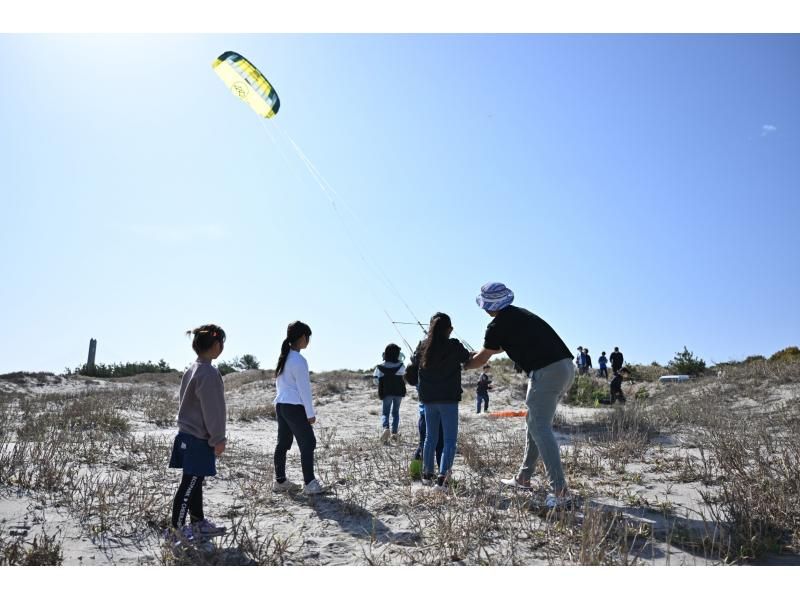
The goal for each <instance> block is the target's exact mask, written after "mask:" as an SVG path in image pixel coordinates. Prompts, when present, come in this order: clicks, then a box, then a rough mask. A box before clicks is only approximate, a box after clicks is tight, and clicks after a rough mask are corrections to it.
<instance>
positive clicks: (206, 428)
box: [167, 324, 226, 547]
mask: <svg viewBox="0 0 800 598" xmlns="http://www.w3.org/2000/svg"><path fill="white" fill-rule="evenodd" d="M186 334H187V335H190V334H191V335H194V338H193V340H192V349H194V352H195V353H196V354H197V360H196V361H195V362H194V363H193V364H192V366H191V367H190V368H189V369H188V370H186V373H184V375H183V380H182V381H181V388H180V394H179V398H180V405H179V407H178V435H177V436H176V437H175V442H174V443H173V446H172V455H171V457H170V460H169V466H170V467H172V468H176V469H183V477H182V478H181V482H180V484H179V485H178V490H177V492H175V498H174V499H173V501H172V529H171V530H169V531H168V533H167V537H169V538H171V539H172V540H173V541H175V543H176V547H177V546H178V545H179V544H180V543H181V542H182V541H188V542H191V541H193V540H194V539H195V538H197V539H202V538H204V537H211V536H220V535H222V534H224V533H225V528H224V527H222V526H217V525H214V524H213V523H211V521H209V520H208V519H206V518H205V515H204V514H203V481H204V480H205V478H206V477H208V476H214V475H217V468H216V458H217V457H218V456H219V455H221V454H222V452H223V451H224V450H225V421H226V416H225V387H224V384H223V382H222V376H221V375H220V373H219V371H218V370H217V368H215V367H214V366H213V365H211V362H212V361H213V360H214V359H216V358H217V357H219V356H220V354H221V353H222V350H223V347H224V345H225V331H224V330H223V329H222V328H220V327H219V326H217V325H215V324H206V325H205V326H200V327H199V328H195V329H194V330H189V331H187V332H186ZM187 514H188V515H189V517H190V522H191V523H190V525H186V515H187Z"/></svg>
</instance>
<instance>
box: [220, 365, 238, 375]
mask: <svg viewBox="0 0 800 598" xmlns="http://www.w3.org/2000/svg"><path fill="white" fill-rule="evenodd" d="M217 369H218V370H219V373H220V375H222V376H227V375H228V374H232V373H233V372H235V371H237V370H236V368H235V367H234V364H233V362H227V361H220V362H219V363H217Z"/></svg>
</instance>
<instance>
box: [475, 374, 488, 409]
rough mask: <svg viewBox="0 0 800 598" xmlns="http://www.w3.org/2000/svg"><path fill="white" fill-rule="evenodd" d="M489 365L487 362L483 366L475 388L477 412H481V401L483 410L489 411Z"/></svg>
mask: <svg viewBox="0 0 800 598" xmlns="http://www.w3.org/2000/svg"><path fill="white" fill-rule="evenodd" d="M490 370H491V367H490V366H489V364H488V363H487V364H486V365H485V366H483V373H482V374H481V377H480V378H478V385H477V387H476V390H475V396H476V397H477V399H478V405H477V407H478V413H480V412H481V403H483V411H484V412H485V413H489V391H490V390H491V388H492V379H491V378H490V377H489V371H490Z"/></svg>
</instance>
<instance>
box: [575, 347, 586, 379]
mask: <svg viewBox="0 0 800 598" xmlns="http://www.w3.org/2000/svg"><path fill="white" fill-rule="evenodd" d="M585 364H586V358H585V357H584V356H583V347H578V355H577V357H575V366H576V367H577V368H578V373H579V374H584V373H586V368H585Z"/></svg>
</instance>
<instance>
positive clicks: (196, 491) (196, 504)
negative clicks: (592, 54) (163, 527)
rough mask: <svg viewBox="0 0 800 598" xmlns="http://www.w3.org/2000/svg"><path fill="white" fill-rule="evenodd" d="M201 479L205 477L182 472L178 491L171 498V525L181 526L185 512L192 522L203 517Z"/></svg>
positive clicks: (184, 518) (184, 519)
mask: <svg viewBox="0 0 800 598" xmlns="http://www.w3.org/2000/svg"><path fill="white" fill-rule="evenodd" d="M203 480H205V478H204V477H203V476H201V475H189V474H186V473H185V474H183V477H182V478H181V483H180V486H178V491H177V492H176V493H175V498H174V499H173V500H172V527H174V528H179V527H183V525H184V524H185V523H186V515H187V513H188V514H189V515H190V517H191V522H192V523H194V522H195V521H200V520H201V519H203V518H204V516H203Z"/></svg>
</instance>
